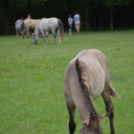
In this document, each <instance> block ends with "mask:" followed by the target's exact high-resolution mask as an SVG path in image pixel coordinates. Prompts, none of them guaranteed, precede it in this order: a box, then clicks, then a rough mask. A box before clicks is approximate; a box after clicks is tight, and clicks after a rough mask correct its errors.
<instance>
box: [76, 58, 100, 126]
mask: <svg viewBox="0 0 134 134" xmlns="http://www.w3.org/2000/svg"><path fill="white" fill-rule="evenodd" d="M75 66H76V71H77V74H78V80H79V83H80V86H81V89H82V92H83V94H84V96H85V100H86V102H87V105H88V108H89V111H90V115H89V121H90V122H89V124H90V125H94V126H96V127H97V126H98V124H99V123H100V120H101V119H100V118H99V115H98V113H97V111H96V109H95V107H94V105H93V101H92V100H91V98H90V93H89V90H88V87H87V85H86V84H85V81H86V80H85V79H84V77H83V76H84V73H83V72H85V71H86V68H84V67H80V61H79V59H77V60H76V62H75Z"/></svg>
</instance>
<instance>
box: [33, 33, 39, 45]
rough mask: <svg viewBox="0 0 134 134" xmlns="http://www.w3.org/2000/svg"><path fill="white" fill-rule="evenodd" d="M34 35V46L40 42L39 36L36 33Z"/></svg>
mask: <svg viewBox="0 0 134 134" xmlns="http://www.w3.org/2000/svg"><path fill="white" fill-rule="evenodd" d="M32 35H33V41H34V44H37V42H38V35H36V34H35V33H32Z"/></svg>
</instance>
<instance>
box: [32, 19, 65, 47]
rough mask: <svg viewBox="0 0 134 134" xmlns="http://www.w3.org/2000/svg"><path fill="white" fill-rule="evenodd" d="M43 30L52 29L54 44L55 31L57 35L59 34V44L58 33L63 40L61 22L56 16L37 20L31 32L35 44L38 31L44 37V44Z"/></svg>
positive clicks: (44, 35) (44, 36) (44, 34)
mask: <svg viewBox="0 0 134 134" xmlns="http://www.w3.org/2000/svg"><path fill="white" fill-rule="evenodd" d="M44 31H45V32H48V31H52V33H53V35H54V44H56V32H57V33H58V36H59V44H60V33H61V36H62V41H64V28H63V24H62V22H61V20H59V19H58V18H54V17H52V18H43V19H41V20H40V21H39V23H38V24H37V26H36V28H35V30H34V33H33V40H34V44H37V42H38V35H39V32H41V33H42V35H43V38H44V44H46V33H44Z"/></svg>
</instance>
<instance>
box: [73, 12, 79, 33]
mask: <svg viewBox="0 0 134 134" xmlns="http://www.w3.org/2000/svg"><path fill="white" fill-rule="evenodd" d="M73 19H74V23H75V28H76V31H77V34H79V31H80V15H79V14H78V12H77V11H75V15H74V18H73Z"/></svg>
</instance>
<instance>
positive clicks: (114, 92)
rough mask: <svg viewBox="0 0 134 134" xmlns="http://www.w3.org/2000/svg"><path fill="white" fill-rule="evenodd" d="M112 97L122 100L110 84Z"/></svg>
mask: <svg viewBox="0 0 134 134" xmlns="http://www.w3.org/2000/svg"><path fill="white" fill-rule="evenodd" d="M110 95H111V96H113V97H115V98H120V96H119V95H118V94H117V92H116V91H115V90H114V88H113V87H112V85H111V84H110Z"/></svg>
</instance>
